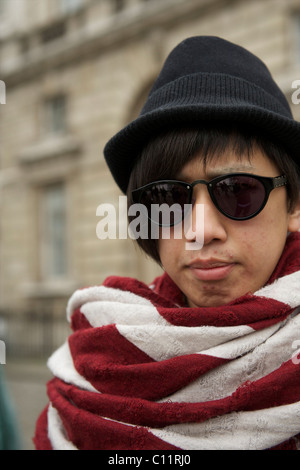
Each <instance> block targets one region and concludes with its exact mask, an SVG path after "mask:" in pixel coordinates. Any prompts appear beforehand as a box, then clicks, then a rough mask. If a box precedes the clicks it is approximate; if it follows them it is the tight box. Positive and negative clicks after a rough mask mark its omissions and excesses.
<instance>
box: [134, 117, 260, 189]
mask: <svg viewBox="0 0 300 470" xmlns="http://www.w3.org/2000/svg"><path fill="white" fill-rule="evenodd" d="M254 143H256V138H254V137H253V136H252V135H251V133H250V132H249V130H248V129H247V130H244V132H243V133H241V132H240V131H237V130H236V129H235V128H226V127H224V125H223V127H222V128H221V129H218V128H209V127H201V128H197V129H178V130H177V129H172V130H169V131H165V132H163V133H161V134H159V135H157V136H155V138H153V139H152V140H151V141H150V142H148V144H147V145H146V146H145V147H144V149H143V152H142V155H141V157H140V158H139V159H138V160H137V163H136V165H135V167H134V170H133V171H132V174H131V176H132V178H131V180H130V183H129V186H130V187H131V190H132V189H136V188H138V187H140V186H143V185H145V184H147V183H150V182H152V181H155V180H159V179H176V178H177V175H178V174H179V173H180V171H181V170H182V168H183V167H184V166H185V165H186V164H187V163H189V162H190V161H191V160H193V159H194V158H195V157H196V156H197V155H201V158H202V159H203V164H204V168H205V167H206V165H207V164H208V163H209V164H211V163H213V162H214V161H215V160H217V159H218V158H219V157H220V156H222V155H223V154H224V153H225V152H228V150H230V151H231V152H232V153H233V154H234V156H235V157H237V158H238V159H240V160H241V159H242V158H245V156H247V157H248V158H249V160H250V159H251V154H252V150H253V146H254Z"/></svg>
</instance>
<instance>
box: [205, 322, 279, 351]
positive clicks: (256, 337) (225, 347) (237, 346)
mask: <svg viewBox="0 0 300 470" xmlns="http://www.w3.org/2000/svg"><path fill="white" fill-rule="evenodd" d="M280 327H281V323H280V324H278V323H277V324H276V325H272V326H269V327H268V328H264V329H263V330H258V331H253V330H252V329H251V331H252V333H251V334H249V335H248V336H242V337H240V338H239V337H235V338H234V339H233V340H232V341H229V342H228V343H226V344H219V345H218V346H216V347H214V348H211V349H207V350H206V351H202V354H208V355H210V356H214V357H220V358H222V359H235V358H236V357H240V356H243V355H244V354H247V353H248V352H249V351H251V350H253V349H254V348H256V347H257V346H259V345H260V344H262V343H263V342H265V341H266V340H267V339H268V338H269V337H270V336H272V335H273V334H274V333H275V332H276V331H277V330H279V329H280Z"/></svg>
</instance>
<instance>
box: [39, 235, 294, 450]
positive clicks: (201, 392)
mask: <svg viewBox="0 0 300 470" xmlns="http://www.w3.org/2000/svg"><path fill="white" fill-rule="evenodd" d="M299 306H300V234H298V233H297V234H291V235H290V236H289V237H288V239H287V243H286V247H285V250H284V252H283V255H282V257H281V259H280V261H279V263H278V265H277V268H276V269H275V271H274V273H273V275H272V277H271V279H270V281H269V283H268V284H267V285H266V286H265V287H263V288H262V289H260V290H259V291H257V292H256V293H255V294H247V295H245V296H243V297H241V298H239V299H237V300H235V301H233V302H231V303H230V304H227V305H225V306H222V307H215V308H188V307H186V306H185V304H184V301H183V298H182V294H181V292H180V291H179V290H178V288H177V287H176V286H175V285H174V283H173V282H172V281H171V279H170V278H169V277H168V276H167V275H166V274H163V275H162V276H160V277H159V278H157V279H156V280H155V282H154V284H153V285H151V286H147V285H145V284H144V283H141V282H139V281H136V280H134V279H130V278H121V277H109V278H108V279H107V280H106V281H105V282H104V284H103V285H101V286H95V287H90V288H85V289H81V290H78V291H76V292H75V293H74V294H73V296H72V297H71V298H70V300H69V303H68V307H67V316H68V320H69V321H70V323H71V327H72V329H73V333H72V334H71V335H70V337H69V338H68V340H67V342H66V343H65V344H64V345H63V346H62V347H61V348H59V349H58V350H57V351H56V352H55V353H54V354H53V355H52V356H51V358H50V359H49V363H48V365H49V368H50V369H51V371H52V373H53V375H54V377H53V379H51V380H50V382H49V383H48V396H49V400H50V403H49V405H48V406H47V407H46V409H45V410H44V411H43V412H42V414H41V416H40V417H39V419H38V422H37V426H36V434H35V438H34V442H35V445H36V448H37V449H82V450H83V449H107V450H108V449H109V450H112V449H118V450H122V449H127V450H129V449H131V450H146V449H148V450H151V449H155V450H176V449H183V450H196V449H205V450H221V449H235V450H238V449H241V450H246V449H253V450H256V449H299V448H300V352H299V348H300V308H299Z"/></svg>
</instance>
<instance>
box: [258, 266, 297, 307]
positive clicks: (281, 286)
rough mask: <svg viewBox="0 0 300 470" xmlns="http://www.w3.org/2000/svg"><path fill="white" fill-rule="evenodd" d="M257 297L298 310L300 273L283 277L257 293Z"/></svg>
mask: <svg viewBox="0 0 300 470" xmlns="http://www.w3.org/2000/svg"><path fill="white" fill-rule="evenodd" d="M255 295H256V296H259V297H266V298H268V299H274V300H278V301H279V302H283V303H285V304H287V305H289V306H290V307H291V308H296V307H298V306H299V305H300V271H297V272H295V273H293V274H288V275H287V276H283V277H281V278H279V279H277V280H276V281H274V282H273V283H272V284H270V285H268V286H265V287H262V289H260V290H258V291H256V292H255Z"/></svg>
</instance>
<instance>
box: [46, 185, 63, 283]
mask: <svg viewBox="0 0 300 470" xmlns="http://www.w3.org/2000/svg"><path fill="white" fill-rule="evenodd" d="M40 219H41V271H42V277H43V279H47V280H49V279H56V278H58V277H62V276H65V275H66V274H67V249H66V245H67V244H66V228H67V227H66V196H65V186H64V184H63V183H57V184H52V185H49V186H46V187H45V188H44V189H43V191H42V198H41V218H40Z"/></svg>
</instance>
